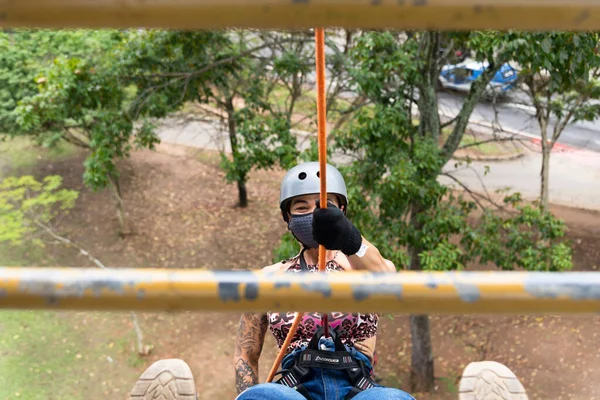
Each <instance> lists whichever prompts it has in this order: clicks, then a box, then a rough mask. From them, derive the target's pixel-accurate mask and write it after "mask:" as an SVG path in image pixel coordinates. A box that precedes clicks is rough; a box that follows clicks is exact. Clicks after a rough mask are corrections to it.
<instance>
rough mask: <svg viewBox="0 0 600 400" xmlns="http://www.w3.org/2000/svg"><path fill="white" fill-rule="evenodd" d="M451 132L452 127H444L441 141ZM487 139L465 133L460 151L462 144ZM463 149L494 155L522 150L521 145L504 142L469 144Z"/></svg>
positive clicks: (460, 145) (465, 144)
mask: <svg viewBox="0 0 600 400" xmlns="http://www.w3.org/2000/svg"><path fill="white" fill-rule="evenodd" d="M451 133H452V127H449V126H447V127H445V128H443V129H442V137H441V138H440V139H441V142H442V143H444V142H445V141H446V140H447V139H448V137H449V136H450V134H451ZM485 140H487V139H486V138H485V137H477V136H476V135H473V134H471V133H465V134H464V135H463V137H462V139H461V141H460V144H459V150H458V151H461V149H460V147H462V146H468V145H472V144H473V143H478V142H483V141H485ZM462 151H467V152H469V153H477V154H480V155H484V156H494V155H499V154H511V153H518V152H520V151H521V150H520V148H519V147H517V146H513V145H511V144H508V145H506V144H504V143H502V142H486V143H482V144H479V145H476V146H469V147H467V148H465V149H463V150H462Z"/></svg>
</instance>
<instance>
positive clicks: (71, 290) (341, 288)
mask: <svg viewBox="0 0 600 400" xmlns="http://www.w3.org/2000/svg"><path fill="white" fill-rule="evenodd" d="M0 308H4V309H11V308H14V309H63V310H115V311H117V310H120V311H130V310H135V311H138V310H139V311H186V310H197V311H240V312H241V311H250V310H252V311H278V310H279V311H281V310H291V311H310V310H322V311H323V312H332V311H346V312H394V313H443V314H475V313H491V314H497V313H517V314H521V313H598V312H600V274H599V273H594V272H570V273H542V272H540V273H526V272H431V273H429V272H422V273H419V272H400V273H362V272H344V273H337V274H327V275H325V274H283V273H278V274H267V273H262V272H230V271H200V270H185V269H177V270H170V269H169V270H160V269H112V270H99V269H79V268H0Z"/></svg>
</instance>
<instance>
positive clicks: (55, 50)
mask: <svg viewBox="0 0 600 400" xmlns="http://www.w3.org/2000/svg"><path fill="white" fill-rule="evenodd" d="M120 36H121V34H120V33H119V32H118V31H110V30H105V31H90V30H55V31H51V30H26V29H15V30H12V31H11V32H0V132H3V133H6V134H9V135H15V134H17V133H18V132H19V131H20V127H19V125H18V124H17V122H16V119H17V115H16V114H15V109H16V108H17V106H18V104H19V102H20V101H21V100H23V99H26V98H28V97H30V96H33V95H35V94H36V93H37V87H36V82H35V79H36V77H37V76H38V75H39V74H40V72H41V71H43V70H44V69H45V68H47V67H48V66H49V65H50V64H52V61H53V60H54V58H55V57H57V56H59V55H62V56H65V57H71V56H72V57H81V56H83V55H86V54H87V55H89V54H102V53H103V52H105V51H106V50H107V49H108V48H110V47H111V46H112V45H113V44H114V43H115V42H116V41H119V40H120Z"/></svg>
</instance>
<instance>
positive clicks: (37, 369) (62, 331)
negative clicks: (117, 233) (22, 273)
mask: <svg viewBox="0 0 600 400" xmlns="http://www.w3.org/2000/svg"><path fill="white" fill-rule="evenodd" d="M77 150H78V149H77V148H76V147H74V146H69V145H60V146H57V147H56V148H53V149H44V148H40V147H37V146H34V145H33V144H32V143H31V142H30V141H29V140H28V139H26V138H16V139H14V140H10V141H5V142H0V173H2V174H13V173H20V171H21V170H32V169H34V167H35V165H36V164H37V163H39V162H45V163H48V162H49V161H50V162H52V161H57V160H61V159H66V158H68V157H70V156H71V155H73V154H74V153H75V152H76V151H77ZM47 250H48V249H47V248H46V249H44V248H41V247H35V246H32V245H30V244H23V245H21V246H11V245H8V244H0V266H11V267H18V266H24V265H40V266H43V265H48V264H52V263H53V261H54V258H53V257H52V255H51V254H50V253H51V252H48V251H47ZM134 343H135V342H134V332H133V331H132V329H131V328H130V326H129V315H128V314H125V315H123V314H108V313H96V312H86V313H65V312H48V311H8V310H6V311H5V310H3V311H2V312H0V399H2V400H5V399H27V400H38V399H39V400H42V399H43V400H52V399H64V400H71V399H73V400H74V399H84V398H123V397H125V393H118V392H117V391H118V390H120V389H119V388H123V387H128V386H130V385H131V384H132V383H133V382H135V380H136V379H137V375H138V369H139V366H140V364H141V363H142V362H144V360H142V359H141V358H140V357H139V356H138V355H137V353H136V352H135V351H134V350H132V345H133V344H134Z"/></svg>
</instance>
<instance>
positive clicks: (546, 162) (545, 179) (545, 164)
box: [540, 144, 552, 210]
mask: <svg viewBox="0 0 600 400" xmlns="http://www.w3.org/2000/svg"><path fill="white" fill-rule="evenodd" d="M551 151H552V147H550V145H549V144H545V145H544V144H542V171H541V173H540V175H541V188H540V206H541V207H542V209H544V210H547V209H548V203H549V194H548V187H549V185H550V152H551Z"/></svg>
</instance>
